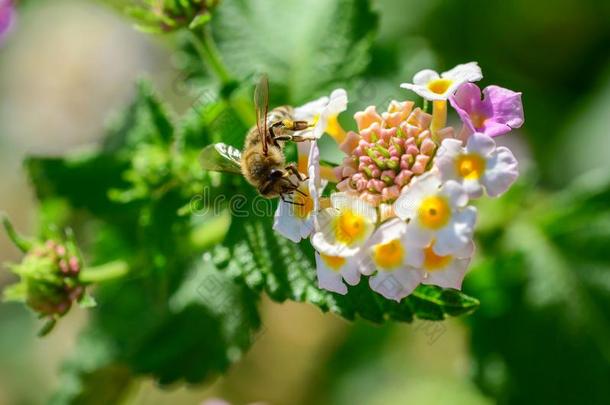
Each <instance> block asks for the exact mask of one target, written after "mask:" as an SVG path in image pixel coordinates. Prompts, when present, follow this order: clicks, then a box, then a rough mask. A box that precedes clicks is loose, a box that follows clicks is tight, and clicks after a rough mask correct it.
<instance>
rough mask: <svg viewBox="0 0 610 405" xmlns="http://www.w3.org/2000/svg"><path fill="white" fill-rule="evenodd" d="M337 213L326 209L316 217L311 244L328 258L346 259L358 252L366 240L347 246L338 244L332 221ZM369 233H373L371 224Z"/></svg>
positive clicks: (331, 209) (332, 209)
mask: <svg viewBox="0 0 610 405" xmlns="http://www.w3.org/2000/svg"><path fill="white" fill-rule="evenodd" d="M337 215H339V212H338V211H337V210H335V209H334V208H326V209H323V210H322V211H320V212H319V213H318V214H317V215H316V227H317V229H316V232H315V233H314V234H313V235H312V237H311V244H312V245H313V247H314V248H315V249H316V250H317V251H318V252H320V253H324V254H326V255H329V256H340V257H348V256H353V255H355V254H356V253H358V252H359V251H360V247H361V246H362V245H364V244H365V243H366V238H365V239H364V240H362V241H356V242H354V243H353V244H350V245H349V246H348V245H346V244H344V243H339V242H338V241H337V240H336V239H335V228H334V227H335V224H334V219H335V217H336V216H337ZM369 226H370V231H368V230H367V231H368V232H372V231H373V224H370V225H369Z"/></svg>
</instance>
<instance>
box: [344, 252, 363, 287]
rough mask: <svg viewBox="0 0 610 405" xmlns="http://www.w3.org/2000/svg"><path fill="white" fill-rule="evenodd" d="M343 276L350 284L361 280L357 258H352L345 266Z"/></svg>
mask: <svg viewBox="0 0 610 405" xmlns="http://www.w3.org/2000/svg"><path fill="white" fill-rule="evenodd" d="M341 276H343V279H344V280H345V281H346V282H347V283H348V284H349V285H356V284H358V283H359V282H360V271H358V263H357V259H354V258H350V259H348V260H347V263H346V264H345V266H343V268H341Z"/></svg>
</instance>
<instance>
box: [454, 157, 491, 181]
mask: <svg viewBox="0 0 610 405" xmlns="http://www.w3.org/2000/svg"><path fill="white" fill-rule="evenodd" d="M456 165H457V172H458V174H459V175H460V176H461V177H463V178H465V179H471V180H476V179H478V178H480V177H481V176H482V175H483V173H484V172H485V165H486V163H485V159H483V158H482V157H481V156H480V155H477V154H474V153H469V154H465V155H461V156H460V157H458V159H457V160H456Z"/></svg>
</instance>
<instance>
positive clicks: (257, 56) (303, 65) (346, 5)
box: [212, 0, 377, 105]
mask: <svg viewBox="0 0 610 405" xmlns="http://www.w3.org/2000/svg"><path fill="white" fill-rule="evenodd" d="M212 26H213V32H214V34H215V36H216V38H217V41H218V44H219V48H220V52H221V54H222V56H223V58H224V61H225V62H226V64H227V65H228V67H229V70H230V71H231V72H233V73H234V74H237V76H238V77H240V78H246V77H251V76H252V75H253V74H257V73H261V72H265V73H267V74H268V75H269V78H270V80H271V82H272V84H273V85H274V86H273V88H272V92H271V96H272V100H273V99H278V98H277V97H278V96H281V99H282V100H283V101H284V102H289V103H292V104H297V105H298V104H299V103H303V102H304V101H307V100H308V99H310V98H311V97H312V96H319V95H321V94H320V92H322V91H328V90H330V89H331V87H332V88H334V87H337V86H340V85H342V84H344V83H345V82H346V81H349V80H350V79H352V78H354V77H355V76H356V75H357V74H359V73H360V72H362V71H363V70H364V69H365V68H366V66H367V65H368V63H369V60H370V56H369V49H370V47H371V44H372V41H373V36H374V34H375V31H376V27H377V15H376V14H375V13H373V12H372V10H371V6H370V4H369V1H368V0H310V1H307V2H300V1H294V0H292V1H281V2H278V1H273V0H263V1H255V0H234V1H223V2H221V3H220V5H219V7H218V10H217V12H216V14H215V16H214V19H213V20H212Z"/></svg>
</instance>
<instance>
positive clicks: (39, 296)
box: [23, 240, 85, 315]
mask: <svg viewBox="0 0 610 405" xmlns="http://www.w3.org/2000/svg"><path fill="white" fill-rule="evenodd" d="M30 255H31V256H30V258H28V257H27V256H26V258H25V260H24V262H23V264H24V265H25V266H27V265H30V266H33V267H36V268H39V269H41V270H42V268H43V266H41V265H40V264H41V263H45V265H44V267H47V268H48V269H49V270H50V271H51V273H52V274H49V275H48V276H45V277H42V279H41V280H39V281H38V282H34V281H30V282H29V283H28V286H29V288H28V297H27V303H28V305H30V307H32V308H33V309H34V310H35V311H37V312H38V313H41V314H44V315H53V314H58V315H63V314H65V313H66V312H68V310H69V309H70V307H71V306H72V303H73V302H74V301H76V300H79V299H81V297H82V296H83V294H84V292H85V287H84V286H83V285H82V284H81V283H80V281H79V280H78V275H79V273H80V271H81V267H82V266H81V263H80V260H79V259H78V257H77V256H76V255H75V254H73V253H71V252H70V251H69V249H67V247H66V246H65V245H63V244H61V243H57V242H55V241H52V240H48V241H46V242H45V243H44V244H41V245H38V246H36V247H34V249H33V250H32V251H31V252H30ZM43 280H45V281H43Z"/></svg>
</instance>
